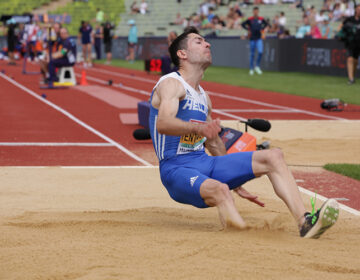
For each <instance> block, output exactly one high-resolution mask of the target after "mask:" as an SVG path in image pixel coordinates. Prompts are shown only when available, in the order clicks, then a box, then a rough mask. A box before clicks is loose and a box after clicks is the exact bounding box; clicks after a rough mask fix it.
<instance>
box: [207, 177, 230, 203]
mask: <svg viewBox="0 0 360 280" xmlns="http://www.w3.org/2000/svg"><path fill="white" fill-rule="evenodd" d="M200 193H201V196H202V197H203V199H204V200H205V203H206V204H207V205H209V206H216V205H219V204H220V203H222V202H224V201H226V200H229V199H232V196H231V193H230V190H229V186H228V185H226V184H223V183H221V182H215V181H212V182H211V183H210V184H208V185H205V186H204V188H200Z"/></svg>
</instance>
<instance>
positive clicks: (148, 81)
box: [89, 68, 346, 120]
mask: <svg viewBox="0 0 360 280" xmlns="http://www.w3.org/2000/svg"><path fill="white" fill-rule="evenodd" d="M89 69H91V68H89ZM91 70H94V71H96V72H103V73H105V74H111V75H115V76H119V77H124V78H127V79H133V80H138V81H143V82H147V83H151V84H153V85H155V83H156V81H155V80H151V79H146V78H140V77H136V76H132V75H129V74H123V73H117V72H116V73H115V72H111V71H108V70H104V69H98V68H96V69H91ZM207 92H208V93H209V95H213V96H217V97H221V98H226V99H231V100H237V101H242V102H246V103H251V104H257V105H262V106H266V107H272V108H277V109H282V110H290V111H292V112H293V113H300V114H307V115H311V116H316V117H321V118H325V119H331V120H346V119H345V118H340V117H334V116H328V115H324V114H320V113H315V112H311V111H308V110H302V109H296V108H292V107H287V106H280V105H275V104H271V103H266V102H261V101H255V100H251V99H247V98H242V97H237V96H231V95H227V94H223V93H217V92H212V91H207Z"/></svg>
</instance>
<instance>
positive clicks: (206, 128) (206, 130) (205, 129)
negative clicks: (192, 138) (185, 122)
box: [198, 119, 221, 140]
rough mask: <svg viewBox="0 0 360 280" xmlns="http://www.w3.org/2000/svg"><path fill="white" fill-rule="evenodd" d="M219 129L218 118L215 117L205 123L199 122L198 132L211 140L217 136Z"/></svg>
mask: <svg viewBox="0 0 360 280" xmlns="http://www.w3.org/2000/svg"><path fill="white" fill-rule="evenodd" d="M220 131H221V127H220V119H216V120H212V121H210V122H207V123H205V124H201V125H200V126H199V131H198V134H200V135H202V136H205V137H206V138H207V139H209V140H212V139H215V138H216V137H218V135H219V132H220Z"/></svg>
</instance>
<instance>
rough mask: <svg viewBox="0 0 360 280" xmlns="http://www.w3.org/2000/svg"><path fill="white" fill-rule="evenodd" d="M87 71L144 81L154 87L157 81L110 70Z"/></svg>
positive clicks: (95, 69) (96, 69) (94, 69)
mask: <svg viewBox="0 0 360 280" xmlns="http://www.w3.org/2000/svg"><path fill="white" fill-rule="evenodd" d="M79 68H81V67H79ZM86 70H93V71H95V72H102V73H104V74H111V75H114V76H118V77H122V78H131V79H133V80H137V81H142V82H146V83H151V84H154V85H155V84H156V80H151V79H147V78H141V77H137V76H135V75H134V76H133V75H129V74H124V73H118V72H114V71H109V70H105V69H100V68H86Z"/></svg>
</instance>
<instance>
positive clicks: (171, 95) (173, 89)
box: [152, 77, 186, 108]
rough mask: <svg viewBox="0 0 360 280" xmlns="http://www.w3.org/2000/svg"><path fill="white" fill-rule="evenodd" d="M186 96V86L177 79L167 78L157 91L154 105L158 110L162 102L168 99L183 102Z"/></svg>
mask: <svg viewBox="0 0 360 280" xmlns="http://www.w3.org/2000/svg"><path fill="white" fill-rule="evenodd" d="M185 95H186V92H185V89H184V86H183V85H182V84H181V82H180V81H179V80H178V79H176V78H171V77H169V78H167V79H165V80H163V81H161V82H160V83H159V84H158V86H157V87H156V89H155V92H154V95H153V100H152V105H153V106H154V107H155V108H158V107H159V105H160V103H161V101H163V100H168V99H178V100H182V99H183V98H184V97H185Z"/></svg>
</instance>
